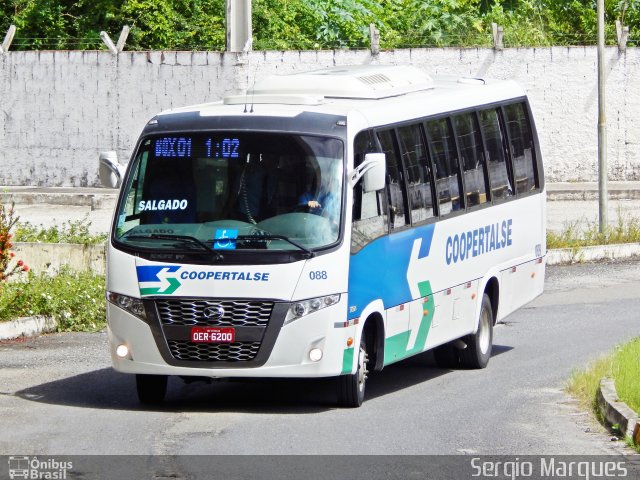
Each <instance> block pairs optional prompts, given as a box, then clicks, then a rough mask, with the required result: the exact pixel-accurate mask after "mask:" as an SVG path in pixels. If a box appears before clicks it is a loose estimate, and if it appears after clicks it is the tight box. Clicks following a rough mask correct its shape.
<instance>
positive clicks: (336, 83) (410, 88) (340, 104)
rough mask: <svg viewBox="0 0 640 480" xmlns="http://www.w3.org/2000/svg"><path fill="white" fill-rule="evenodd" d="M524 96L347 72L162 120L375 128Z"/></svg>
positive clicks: (467, 83)
mask: <svg viewBox="0 0 640 480" xmlns="http://www.w3.org/2000/svg"><path fill="white" fill-rule="evenodd" d="M523 96H525V91H524V89H523V88H522V87H521V86H519V85H518V84H517V83H515V82H513V81H508V80H506V81H505V80H485V79H480V78H461V77H454V76H430V75H428V74H427V73H425V72H424V71H422V70H420V69H418V68H416V67H412V66H390V65H368V66H348V67H335V68H331V69H324V70H316V71H312V72H303V73H294V74H289V75H272V76H267V77H265V78H264V79H259V80H257V81H256V82H255V85H254V86H253V88H251V89H250V90H248V91H247V92H246V94H244V95H236V96H230V97H226V98H224V99H223V100H221V101H218V102H212V103H205V104H200V105H194V106H189V107H184V108H179V109H174V110H170V111H166V112H163V113H162V114H161V115H170V114H174V113H187V112H189V113H198V114H199V115H200V116H202V117H210V116H230V115H231V116H238V115H243V114H247V115H249V114H250V115H254V116H270V117H274V116H275V117H294V116H296V115H299V114H301V113H303V112H310V113H318V114H323V113H325V114H329V115H340V116H345V117H346V116H348V115H349V114H350V113H351V112H354V111H358V112H359V113H361V114H362V115H363V116H365V117H366V118H367V119H368V120H369V122H371V124H372V125H376V124H385V123H392V122H396V121H401V120H402V119H411V118H419V117H425V116H430V115H437V114H439V113H444V112H451V111H456V110H461V109H465V108H470V107H474V106H480V105H487V104H491V103H495V102H499V101H504V100H508V99H510V98H521V97H523Z"/></svg>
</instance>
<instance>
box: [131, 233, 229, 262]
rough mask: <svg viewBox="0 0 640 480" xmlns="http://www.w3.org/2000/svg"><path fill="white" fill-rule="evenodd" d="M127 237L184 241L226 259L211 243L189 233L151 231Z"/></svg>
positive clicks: (215, 256)
mask: <svg viewBox="0 0 640 480" xmlns="http://www.w3.org/2000/svg"><path fill="white" fill-rule="evenodd" d="M125 238H126V239H127V240H149V239H152V240H170V241H174V242H182V243H183V244H184V245H189V246H191V247H197V248H198V250H200V251H202V252H203V253H208V254H210V255H212V256H213V257H214V258H215V259H216V260H224V257H223V256H222V254H221V253H219V252H216V251H215V250H212V249H211V248H210V247H209V245H207V244H206V243H204V242H203V241H202V240H198V239H197V238H196V237H192V236H189V235H174V234H171V233H150V234H148V235H126V236H125Z"/></svg>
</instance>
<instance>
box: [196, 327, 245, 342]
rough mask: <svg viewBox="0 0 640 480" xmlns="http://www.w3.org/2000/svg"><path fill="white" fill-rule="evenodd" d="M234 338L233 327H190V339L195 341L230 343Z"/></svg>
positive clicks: (234, 330)
mask: <svg viewBox="0 0 640 480" xmlns="http://www.w3.org/2000/svg"><path fill="white" fill-rule="evenodd" d="M235 339H236V329H235V328H216V327H193V328H192V329H191V341H192V342H195V343H231V342H233V341H234V340H235Z"/></svg>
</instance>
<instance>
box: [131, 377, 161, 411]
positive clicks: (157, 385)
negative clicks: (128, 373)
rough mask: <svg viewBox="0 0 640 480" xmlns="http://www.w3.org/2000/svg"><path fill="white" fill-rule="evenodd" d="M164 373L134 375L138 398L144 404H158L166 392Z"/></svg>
mask: <svg viewBox="0 0 640 480" xmlns="http://www.w3.org/2000/svg"><path fill="white" fill-rule="evenodd" d="M167 380H168V377H167V376H166V375H140V374H138V375H136V390H137V391H138V400H140V403H142V404H144V405H159V404H161V403H162V402H163V401H164V397H165V395H166V394H167Z"/></svg>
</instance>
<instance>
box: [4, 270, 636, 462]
mask: <svg viewBox="0 0 640 480" xmlns="http://www.w3.org/2000/svg"><path fill="white" fill-rule="evenodd" d="M638 278H640V261H629V262H623V263H616V264H590V265H575V266H569V267H551V268H549V269H548V275H547V283H546V292H545V294H544V295H542V296H541V297H539V298H538V299H537V300H535V301H534V302H533V303H531V304H530V305H529V306H527V307H526V308H523V309H521V310H519V311H518V312H516V313H515V314H513V315H512V316H510V317H509V318H508V319H507V321H506V323H505V324H502V325H499V326H498V327H496V330H495V347H494V356H493V358H492V359H491V361H490V363H489V366H488V368H487V369H485V370H478V371H450V370H443V369H437V368H435V367H433V366H431V363H430V359H429V355H423V356H422V357H421V358H416V359H412V360H410V361H406V362H403V363H399V364H396V365H393V366H391V367H389V368H386V369H385V370H384V371H383V372H381V373H379V374H375V375H372V376H371V378H370V380H369V383H368V386H367V389H368V391H367V400H366V401H365V403H364V405H363V406H362V407H361V408H359V409H338V408H336V407H335V406H334V402H335V396H334V391H333V383H332V381H329V380H313V381H309V380H305V381H296V380H275V381H266V380H253V381H246V380H245V381H227V382H215V383H213V384H210V385H206V384H201V383H200V384H191V385H185V384H184V383H183V382H182V381H181V380H178V379H171V381H170V386H169V394H168V401H167V403H166V405H164V406H163V407H162V408H159V409H145V408H142V407H140V406H139V405H138V403H137V400H136V396H135V386H134V380H133V378H132V377H131V376H127V375H122V374H118V373H115V372H114V371H113V370H111V368H110V363H109V359H108V356H107V350H106V346H105V343H106V335H105V334H104V333H98V334H55V335H48V336H43V337H40V338H37V339H30V340H26V341H22V342H5V343H0V419H1V420H0V423H1V428H0V454H4V455H16V454H20V455H42V454H48V455H71V454H73V455H82V454H141V455H147V454H177V455H180V454H252V455H255V454H313V455H316V454H345V453H348V454H459V453H467V454H476V453H477V454H513V455H524V454H548V455H552V454H581V455H583V454H609V453H620V452H622V451H625V449H626V447H624V445H623V444H622V442H612V441H610V436H609V435H607V434H606V432H604V431H603V430H602V429H601V428H600V427H599V426H598V425H597V424H596V423H594V422H593V421H592V420H590V417H589V415H588V414H587V413H586V412H584V411H581V410H580V409H579V408H578V406H577V405H576V404H575V402H574V401H572V399H570V398H569V397H568V396H567V395H566V394H565V393H564V392H563V388H564V385H565V383H566V381H567V379H568V377H569V376H570V374H571V372H572V370H573V369H576V368H580V367H581V366H583V365H585V364H586V363H587V362H588V361H589V360H591V359H593V358H596V357H597V356H598V355H600V354H603V353H605V352H608V351H610V350H611V349H612V348H613V347H614V346H615V345H616V344H619V343H620V342H623V341H625V340H627V339H630V338H632V337H634V336H638V335H640V319H639V314H638V312H639V311H640V289H639V288H638Z"/></svg>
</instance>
